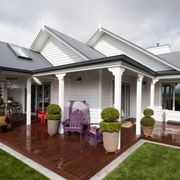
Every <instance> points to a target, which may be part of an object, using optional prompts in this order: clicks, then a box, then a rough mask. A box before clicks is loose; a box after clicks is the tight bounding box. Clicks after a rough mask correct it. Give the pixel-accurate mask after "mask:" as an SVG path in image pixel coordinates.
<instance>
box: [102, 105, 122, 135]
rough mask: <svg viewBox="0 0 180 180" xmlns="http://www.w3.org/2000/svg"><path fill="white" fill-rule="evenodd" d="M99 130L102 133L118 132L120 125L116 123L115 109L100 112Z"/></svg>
mask: <svg viewBox="0 0 180 180" xmlns="http://www.w3.org/2000/svg"><path fill="white" fill-rule="evenodd" d="M101 118H102V119H103V121H101V122H100V129H101V131H102V132H109V133H113V132H119V131H120V130H121V127H122V123H121V122H120V121H118V119H119V111H118V110H117V109H115V108H112V107H108V108H105V109H104V110H103V111H102V112H101Z"/></svg>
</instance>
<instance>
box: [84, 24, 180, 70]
mask: <svg viewBox="0 0 180 180" xmlns="http://www.w3.org/2000/svg"><path fill="white" fill-rule="evenodd" d="M104 33H105V34H108V35H110V36H111V37H114V38H115V39H117V40H119V41H121V42H123V43H125V44H127V45H129V46H131V47H133V48H135V49H137V50H139V51H140V52H143V53H145V54H146V55H148V56H150V57H151V58H154V59H155V60H157V61H159V62H161V63H163V64H165V65H167V66H169V67H171V68H173V69H175V70H177V71H179V70H180V68H178V67H177V66H174V64H172V63H171V62H167V61H165V60H164V59H162V58H161V57H159V56H157V55H154V54H152V53H151V52H149V51H147V50H146V49H143V48H141V47H139V46H138V45H136V44H134V43H132V42H130V41H128V40H126V39H124V38H122V37H120V36H118V35H116V34H114V33H112V32H110V31H108V30H106V29H105V28H103V27H101V28H99V29H98V31H97V32H96V33H95V34H94V35H93V36H92V37H91V38H90V39H89V41H88V42H87V44H88V45H89V46H93V44H95V43H96V42H97V40H98V39H99V38H100V37H101V36H102V35H103V34H104Z"/></svg>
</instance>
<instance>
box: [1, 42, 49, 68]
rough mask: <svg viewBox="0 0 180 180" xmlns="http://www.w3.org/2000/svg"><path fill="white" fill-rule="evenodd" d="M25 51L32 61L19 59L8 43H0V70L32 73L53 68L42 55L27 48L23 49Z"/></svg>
mask: <svg viewBox="0 0 180 180" xmlns="http://www.w3.org/2000/svg"><path fill="white" fill-rule="evenodd" d="M21 48H22V47H21ZM23 50H24V51H26V53H27V54H28V56H29V57H30V59H27V58H23V57H18V56H17V55H16V54H15V53H14V51H13V50H12V49H11V48H10V46H9V45H8V43H5V42H0V68H9V69H19V70H24V71H32V70H37V69H42V68H48V67H52V65H51V64H50V63H49V62H48V61H47V60H46V59H45V58H44V57H43V56H42V55H41V54H40V53H38V52H35V51H32V50H30V49H27V48H23Z"/></svg>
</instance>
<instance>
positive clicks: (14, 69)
mask: <svg viewBox="0 0 180 180" xmlns="http://www.w3.org/2000/svg"><path fill="white" fill-rule="evenodd" d="M0 70H4V71H12V72H19V73H26V74H33V72H32V71H30V70H24V69H17V68H10V67H2V66H0Z"/></svg>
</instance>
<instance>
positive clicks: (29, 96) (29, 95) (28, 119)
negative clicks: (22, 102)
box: [26, 77, 31, 125]
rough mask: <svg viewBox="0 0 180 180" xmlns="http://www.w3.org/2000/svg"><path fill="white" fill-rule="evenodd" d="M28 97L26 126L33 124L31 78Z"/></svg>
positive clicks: (28, 80) (28, 85)
mask: <svg viewBox="0 0 180 180" xmlns="http://www.w3.org/2000/svg"><path fill="white" fill-rule="evenodd" d="M26 87H27V96H26V125H30V124H31V77H29V78H28V79H27V85H26Z"/></svg>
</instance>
